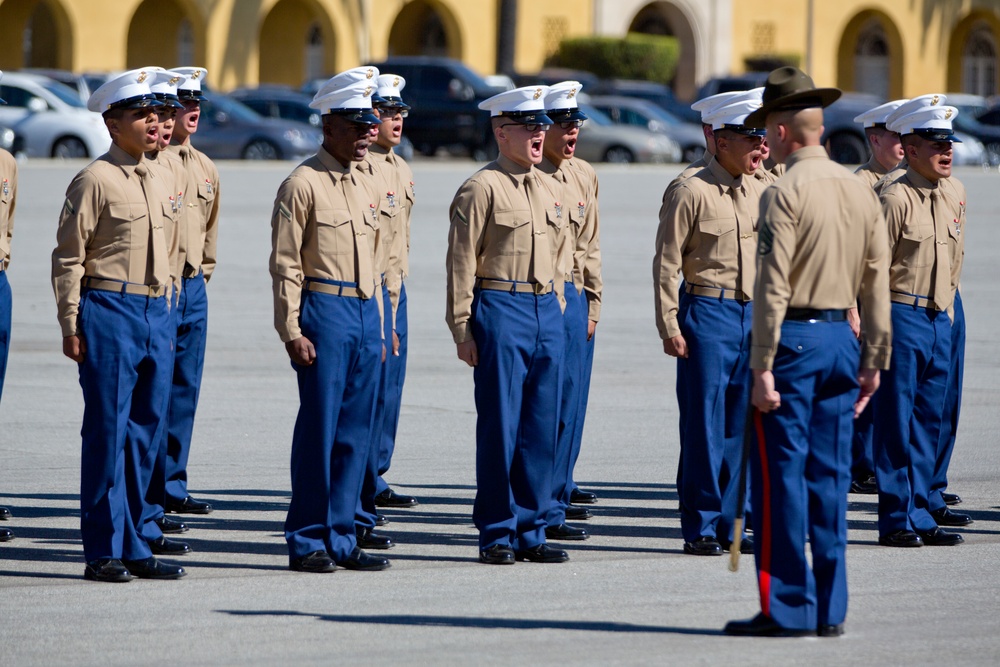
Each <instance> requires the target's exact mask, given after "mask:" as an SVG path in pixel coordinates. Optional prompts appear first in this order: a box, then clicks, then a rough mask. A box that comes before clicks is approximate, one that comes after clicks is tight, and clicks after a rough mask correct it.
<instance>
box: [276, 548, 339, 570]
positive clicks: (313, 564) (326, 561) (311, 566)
mask: <svg viewBox="0 0 1000 667" xmlns="http://www.w3.org/2000/svg"><path fill="white" fill-rule="evenodd" d="M288 569H289V570H294V571H295V572H334V571H335V570H336V569H337V564H336V563H334V562H333V559H332V558H330V554H328V553H327V552H325V551H313V552H312V553H308V554H306V555H305V556H300V557H298V558H291V559H289V561H288Z"/></svg>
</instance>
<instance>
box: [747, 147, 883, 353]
mask: <svg viewBox="0 0 1000 667" xmlns="http://www.w3.org/2000/svg"><path fill="white" fill-rule="evenodd" d="M785 165H786V167H787V169H786V172H785V174H784V176H782V177H781V179H780V180H778V181H776V182H775V183H774V184H773V185H771V186H770V187H769V188H767V190H765V191H764V194H763V195H762V196H761V200H760V227H759V233H758V240H757V284H756V286H755V288H754V311H753V328H752V333H751V341H752V347H751V353H750V367H751V368H754V369H762V370H770V369H771V367H772V365H773V363H774V356H775V354H776V352H777V350H778V341H779V340H780V338H781V324H782V322H784V320H785V313H786V311H787V309H788V308H814V309H819V310H827V309H832V310H847V309H848V308H851V307H853V306H854V305H855V303H856V302H857V301H858V300H859V299H860V302H861V311H862V313H864V314H865V316H866V317H865V319H864V320H863V321H862V329H863V330H864V348H863V350H862V354H861V367H862V368H875V369H887V368H889V355H890V353H891V351H892V347H891V320H890V314H889V248H888V242H887V239H886V233H885V220H884V219H883V218H882V212H881V210H880V209H879V205H878V200H877V199H876V198H875V193H874V192H872V190H871V188H869V187H868V186H866V185H865V184H864V182H862V181H861V179H859V178H857V177H856V176H854V175H853V174H852V173H851V172H850V171H848V170H847V169H844V168H843V167H841V166H840V165H838V164H836V163H835V162H833V161H832V160H831V159H830V158H829V157H828V156H827V153H826V150H824V148H823V147H822V146H807V147H805V148H800V149H799V150H797V151H795V152H794V153H792V155H790V156H789V157H788V159H787V160H786V162H785Z"/></svg>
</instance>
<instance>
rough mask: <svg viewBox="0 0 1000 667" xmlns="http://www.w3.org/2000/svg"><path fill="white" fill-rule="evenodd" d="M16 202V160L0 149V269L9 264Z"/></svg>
mask: <svg viewBox="0 0 1000 667" xmlns="http://www.w3.org/2000/svg"><path fill="white" fill-rule="evenodd" d="M16 204H17V161H16V160H15V159H14V156H13V155H11V154H10V153H8V152H7V151H5V150H3V149H0V270H6V268H7V266H9V265H10V244H11V239H12V238H13V237H14V208H15V205H16Z"/></svg>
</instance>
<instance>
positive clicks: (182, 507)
mask: <svg viewBox="0 0 1000 667" xmlns="http://www.w3.org/2000/svg"><path fill="white" fill-rule="evenodd" d="M166 510H167V511H168V512H170V513H171V514H209V513H210V512H211V511H212V505H211V503H206V502H204V501H201V500H195V499H194V498H192V497H191V496H188V497H187V498H185V499H184V500H181V501H177V500H167V507H166Z"/></svg>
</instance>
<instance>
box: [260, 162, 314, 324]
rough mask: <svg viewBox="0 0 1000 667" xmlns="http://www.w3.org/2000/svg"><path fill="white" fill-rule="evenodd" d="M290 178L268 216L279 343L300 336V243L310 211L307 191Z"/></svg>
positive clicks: (309, 199)
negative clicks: (269, 220) (269, 219)
mask: <svg viewBox="0 0 1000 667" xmlns="http://www.w3.org/2000/svg"><path fill="white" fill-rule="evenodd" d="M299 180H300V179H299V178H297V177H290V178H288V179H286V180H285V182H284V183H282V184H281V187H280V188H278V195H277V197H276V198H275V200H274V210H273V211H272V212H271V260H270V269H271V280H272V284H273V290H274V328H275V329H277V330H278V335H279V336H280V337H281V341H282V342H283V343H287V342H288V341H291V340H295V339H296V338H299V337H301V336H302V330H301V329H300V328H299V307H300V304H301V300H302V281H303V280H304V278H305V276H304V274H303V271H302V253H301V250H302V239H303V236H304V233H305V227H306V225H307V224H308V222H309V215H310V211H311V209H312V204H313V202H312V200H311V197H310V189H309V187H308V185H307V184H305V183H301V182H299Z"/></svg>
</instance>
